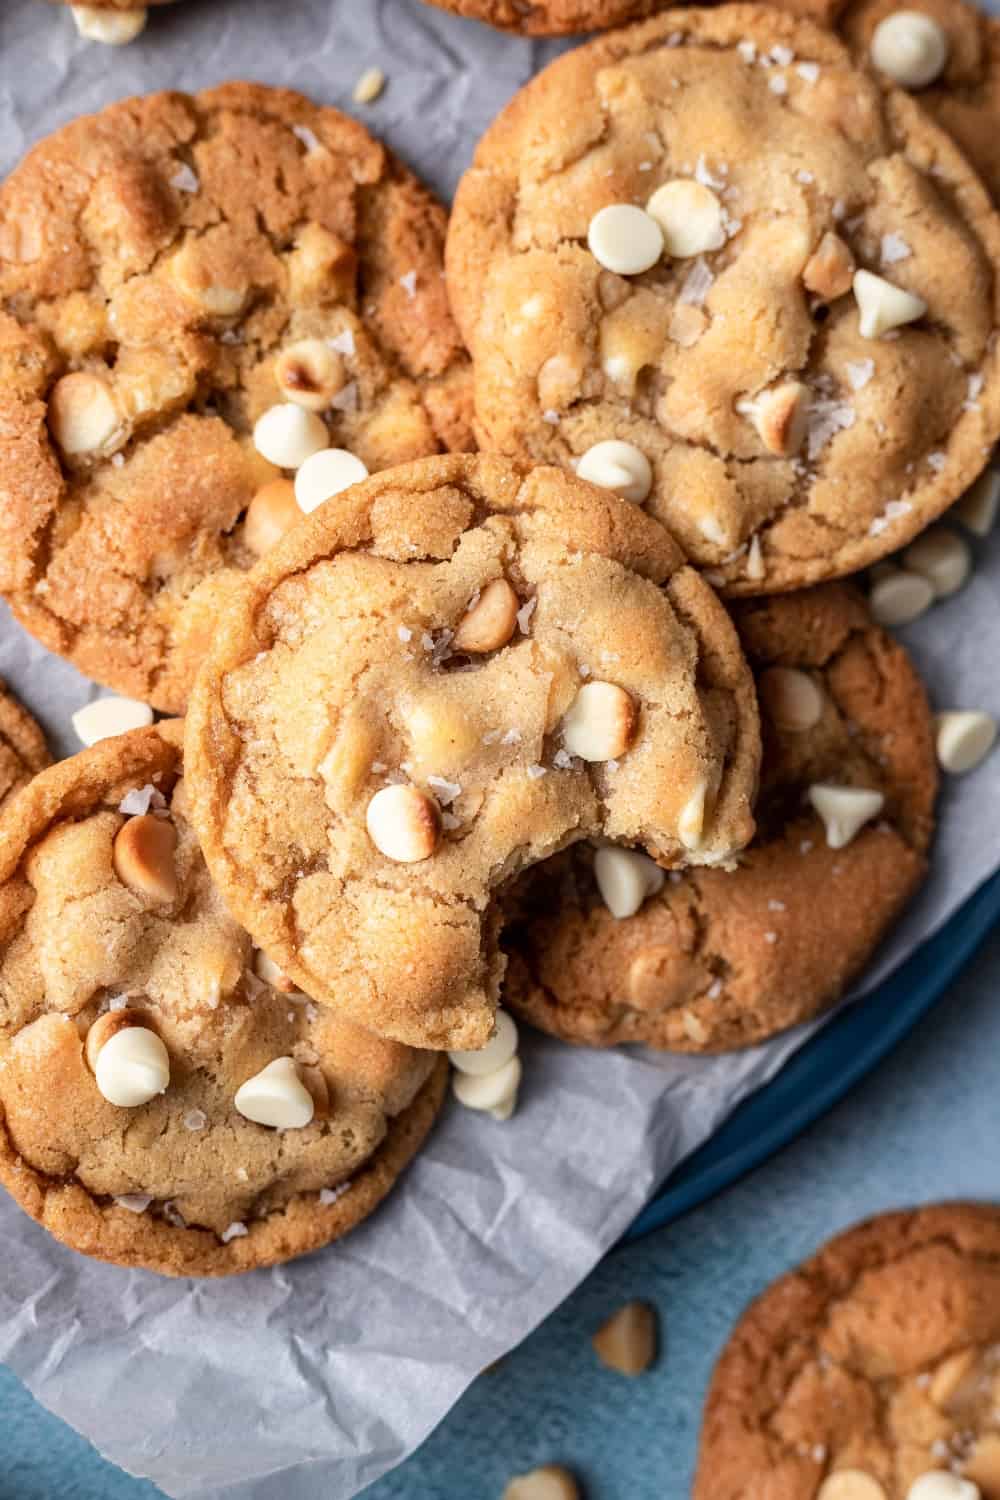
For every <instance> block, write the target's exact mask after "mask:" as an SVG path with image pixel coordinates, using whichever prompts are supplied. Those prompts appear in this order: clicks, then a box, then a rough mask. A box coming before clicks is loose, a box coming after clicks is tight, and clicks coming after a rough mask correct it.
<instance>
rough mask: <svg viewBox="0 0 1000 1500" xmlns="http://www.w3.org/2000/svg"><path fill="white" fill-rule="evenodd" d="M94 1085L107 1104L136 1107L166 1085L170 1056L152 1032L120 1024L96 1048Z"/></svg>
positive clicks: (168, 1078) (129, 1107) (146, 1102)
mask: <svg viewBox="0 0 1000 1500" xmlns="http://www.w3.org/2000/svg"><path fill="white" fill-rule="evenodd" d="M93 1069H94V1079H95V1081H96V1083H97V1087H98V1089H99V1090H100V1092H101V1094H103V1096H104V1098H105V1099H106V1100H107V1101H108V1103H109V1104H115V1105H117V1106H118V1108H120V1109H137V1108H138V1107H139V1105H140V1104H148V1103H149V1101H150V1100H151V1099H155V1098H156V1097H157V1095H158V1094H162V1093H165V1092H166V1089H167V1088H168V1086H169V1084H170V1057H169V1055H168V1053H167V1049H166V1047H165V1046H164V1045H163V1042H162V1041H161V1039H160V1038H159V1037H158V1036H157V1035H156V1032H155V1031H150V1030H149V1028H148V1027H146V1026H122V1027H121V1028H120V1029H119V1030H117V1031H115V1033H114V1034H113V1035H112V1036H110V1037H109V1038H108V1040H107V1041H106V1042H105V1043H104V1044H103V1046H101V1047H100V1049H99V1050H97V1056H96V1058H95V1060H94V1063H93Z"/></svg>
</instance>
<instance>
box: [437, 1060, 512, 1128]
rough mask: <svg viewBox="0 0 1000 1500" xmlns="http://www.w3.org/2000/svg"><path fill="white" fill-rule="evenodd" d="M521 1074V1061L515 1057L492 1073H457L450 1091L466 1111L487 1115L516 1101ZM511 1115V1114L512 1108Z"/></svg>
mask: <svg viewBox="0 0 1000 1500" xmlns="http://www.w3.org/2000/svg"><path fill="white" fill-rule="evenodd" d="M521 1071H522V1070H521V1060H520V1058H519V1057H517V1056H514V1057H511V1058H508V1060H507V1061H506V1062H505V1063H504V1065H503V1067H502V1068H495V1069H494V1071H493V1072H492V1073H456V1074H455V1076H454V1078H453V1079H452V1084H451V1086H452V1091H453V1093H454V1095H455V1098H456V1099H457V1100H458V1102H459V1104H464V1105H465V1107H466V1109H480V1110H486V1111H490V1112H492V1111H493V1110H495V1109H497V1110H502V1109H504V1108H505V1107H506V1106H507V1105H508V1104H510V1103H511V1101H512V1100H513V1101H515V1102H516V1100H517V1091H518V1088H519V1087H520V1084H521ZM510 1113H511V1114H512V1113H513V1109H511V1111H510ZM507 1118H508V1119H509V1118H510V1116H509V1115H508V1116H507Z"/></svg>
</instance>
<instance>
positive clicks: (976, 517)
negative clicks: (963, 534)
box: [955, 469, 1000, 536]
mask: <svg viewBox="0 0 1000 1500" xmlns="http://www.w3.org/2000/svg"><path fill="white" fill-rule="evenodd" d="M998 511H1000V469H986V470H985V471H984V472H983V473H982V474H980V476H979V478H978V479H977V480H976V482H975V484H974V485H973V486H972V488H971V489H970V490H968V491H967V492H966V493H965V494H964V495H963V496H962V498H961V500H959V502H958V504H957V505H956V506H955V514H956V516H957V517H958V519H959V520H960V521H961V523H962V525H963V526H964V527H966V529H967V530H969V531H971V532H972V534H973V536H989V534H990V532H991V531H992V530H993V527H994V526H995V525H996V519H997V512H998Z"/></svg>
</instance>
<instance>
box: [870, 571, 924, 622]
mask: <svg viewBox="0 0 1000 1500" xmlns="http://www.w3.org/2000/svg"><path fill="white" fill-rule="evenodd" d="M868 603H869V607H870V608H871V612H872V616H873V617H874V619H876V620H877V621H878V623H879V624H880V625H909V624H910V622H911V621H912V620H916V619H919V617H920V616H921V615H922V614H923V613H924V611H925V610H928V609H929V608H930V607H931V605H932V604H933V603H934V589H933V587H932V586H931V584H930V583H929V582H928V581H927V579H926V578H923V577H921V575H920V574H919V573H911V572H909V571H908V570H906V569H903V568H894V569H893V570H892V572H890V573H883V575H882V576H881V578H879V579H878V580H877V581H876V582H875V583H874V584H873V585H872V590H871V593H870V594H869V596H868Z"/></svg>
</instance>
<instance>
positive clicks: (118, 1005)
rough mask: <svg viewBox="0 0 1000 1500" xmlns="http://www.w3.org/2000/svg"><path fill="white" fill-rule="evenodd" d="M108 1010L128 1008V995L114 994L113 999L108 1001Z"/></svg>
mask: <svg viewBox="0 0 1000 1500" xmlns="http://www.w3.org/2000/svg"><path fill="white" fill-rule="evenodd" d="M108 1010H111V1011H115V1010H128V996H127V995H112V996H111V999H110V1000H109V1001H108Z"/></svg>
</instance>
